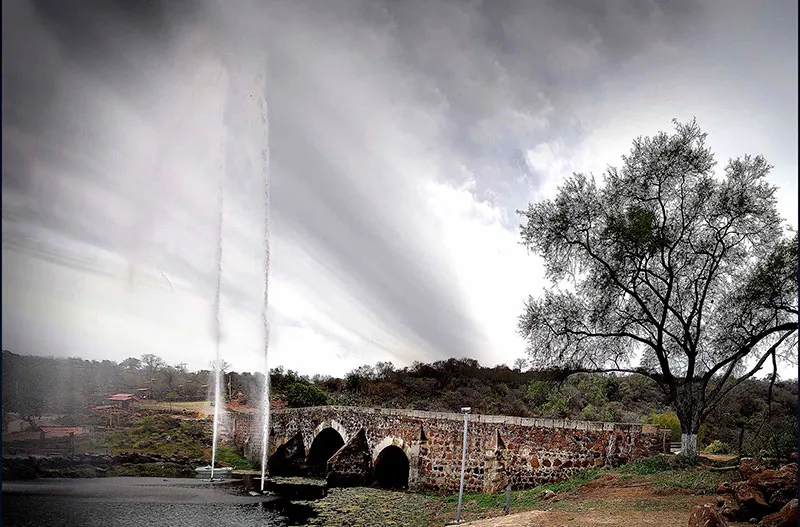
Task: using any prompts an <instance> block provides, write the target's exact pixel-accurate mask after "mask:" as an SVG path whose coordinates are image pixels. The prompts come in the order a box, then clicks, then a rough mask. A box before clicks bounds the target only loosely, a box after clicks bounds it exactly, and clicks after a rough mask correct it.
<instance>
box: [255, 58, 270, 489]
mask: <svg viewBox="0 0 800 527" xmlns="http://www.w3.org/2000/svg"><path fill="white" fill-rule="evenodd" d="M258 81H259V82H257V83H256V84H257V89H258V93H259V97H258V103H259V113H260V116H261V126H262V130H263V133H264V140H263V141H262V142H261V170H262V176H263V182H264V303H263V305H262V307H261V317H262V321H263V323H264V397H263V400H262V403H261V405H262V430H261V492H262V493H263V492H264V484H265V482H266V477H267V457H268V450H269V412H270V407H269V388H270V386H269V319H268V309H267V308H268V306H269V260H270V223H269V213H270V204H269V169H270V159H269V116H268V113H267V110H268V107H267V76H266V72H265V71H264V70H261V71H260V73H259V75H258Z"/></svg>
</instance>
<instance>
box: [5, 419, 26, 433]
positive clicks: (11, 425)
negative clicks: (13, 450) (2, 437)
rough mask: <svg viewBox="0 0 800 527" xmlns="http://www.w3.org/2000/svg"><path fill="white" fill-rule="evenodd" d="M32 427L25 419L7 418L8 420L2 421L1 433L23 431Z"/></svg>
mask: <svg viewBox="0 0 800 527" xmlns="http://www.w3.org/2000/svg"><path fill="white" fill-rule="evenodd" d="M31 428H33V426H32V425H31V423H30V422H29V421H26V420H25V419H19V418H17V419H9V420H8V421H6V422H4V423H3V433H5V434H15V433H18V432H25V431H27V430H30V429H31Z"/></svg>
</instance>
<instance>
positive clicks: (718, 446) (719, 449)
mask: <svg viewBox="0 0 800 527" xmlns="http://www.w3.org/2000/svg"><path fill="white" fill-rule="evenodd" d="M730 451H731V447H730V445H729V444H728V443H724V442H722V441H720V440H719V439H716V440H714V441H712V442H711V443H710V444H709V445H708V446H707V447H706V448H705V449H704V450H703V452H705V453H706V454H729V453H730Z"/></svg>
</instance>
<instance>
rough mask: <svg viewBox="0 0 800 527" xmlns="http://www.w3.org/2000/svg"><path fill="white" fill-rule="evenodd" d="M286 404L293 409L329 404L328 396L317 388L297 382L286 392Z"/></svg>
mask: <svg viewBox="0 0 800 527" xmlns="http://www.w3.org/2000/svg"><path fill="white" fill-rule="evenodd" d="M286 404H287V405H289V407H291V408H301V407H304V406H322V405H325V404H328V396H327V395H326V394H325V392H323V391H322V390H320V389H319V388H317V387H316V386H313V385H311V384H305V383H301V382H296V383H294V384H291V385H289V389H288V390H286Z"/></svg>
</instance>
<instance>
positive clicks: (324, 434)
mask: <svg viewBox="0 0 800 527" xmlns="http://www.w3.org/2000/svg"><path fill="white" fill-rule="evenodd" d="M348 440H349V437H348V434H347V431H346V430H345V428H344V427H343V426H342V425H341V424H340V423H338V422H337V421H335V420H326V421H323V422H322V423H320V424H319V425H318V426H317V427H316V428H315V429H314V437H313V439H312V441H311V445H310V446H309V448H308V469H309V471H310V472H311V474H315V475H324V474H325V472H326V470H327V464H328V460H329V459H330V458H331V456H333V455H334V454H335V453H336V452H337V451H338V450H339V449H340V448H342V447H343V446H344V445H346V444H347V441H348Z"/></svg>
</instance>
